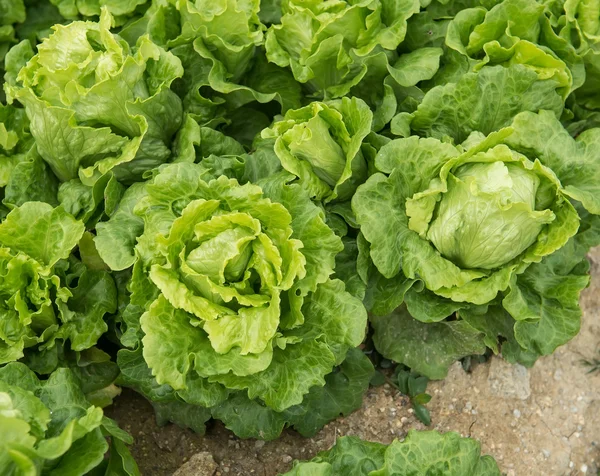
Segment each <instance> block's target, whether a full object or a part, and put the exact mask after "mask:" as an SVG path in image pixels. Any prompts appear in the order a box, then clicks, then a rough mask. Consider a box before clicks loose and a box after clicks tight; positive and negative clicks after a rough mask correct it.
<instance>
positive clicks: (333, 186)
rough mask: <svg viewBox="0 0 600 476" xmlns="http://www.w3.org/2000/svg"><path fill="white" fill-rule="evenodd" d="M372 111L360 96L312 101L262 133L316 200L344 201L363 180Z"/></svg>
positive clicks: (365, 174) (365, 176)
mask: <svg viewBox="0 0 600 476" xmlns="http://www.w3.org/2000/svg"><path fill="white" fill-rule="evenodd" d="M372 118H373V113H372V112H371V110H370V109H369V106H367V104H366V103H365V102H364V101H362V100H361V99H358V98H352V99H350V98H343V99H341V100H336V101H330V102H327V103H321V102H312V103H311V104H310V105H308V106H306V107H304V108H302V109H297V110H292V111H288V112H287V114H286V115H285V117H284V118H283V119H282V120H281V121H277V122H275V123H274V124H273V125H272V127H271V128H270V129H266V130H264V131H263V133H262V136H263V137H264V138H275V153H276V154H277V156H278V157H279V160H280V161H281V164H282V166H283V167H284V168H285V169H286V170H287V171H288V172H290V173H292V174H294V175H295V176H297V177H298V178H299V180H300V184H301V185H302V186H303V188H305V189H306V190H307V191H308V192H309V194H310V195H311V196H313V197H315V198H316V199H317V200H325V201H331V200H334V199H339V200H347V199H348V198H350V197H351V196H352V194H353V193H354V191H355V190H356V187H357V186H358V185H359V184H361V183H362V182H364V181H365V180H366V178H367V162H366V160H365V158H364V156H363V153H362V151H361V146H362V143H363V139H365V137H366V136H367V135H368V134H369V133H370V132H371V122H372Z"/></svg>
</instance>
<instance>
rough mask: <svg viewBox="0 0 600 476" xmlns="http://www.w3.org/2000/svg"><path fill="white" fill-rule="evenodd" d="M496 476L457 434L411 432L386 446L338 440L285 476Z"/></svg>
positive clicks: (473, 445) (474, 446) (487, 460)
mask: <svg viewBox="0 0 600 476" xmlns="http://www.w3.org/2000/svg"><path fill="white" fill-rule="evenodd" d="M330 474H352V475H355V476H391V475H394V476H409V475H412V474H444V475H448V476H462V475H464V474H470V475H473V476H483V475H486V476H497V475H498V476H499V475H500V470H499V469H498V465H497V464H496V461H494V458H492V457H491V456H487V455H486V456H481V446H480V444H479V442H477V441H476V440H473V439H471V438H462V437H461V436H460V435H459V434H458V433H453V432H448V433H444V434H441V433H438V432H437V431H416V430H410V431H409V432H408V435H407V436H406V438H405V439H404V440H403V441H398V440H394V441H393V442H392V443H391V444H389V445H383V444H381V443H373V442H370V441H363V440H361V439H360V438H357V437H355V436H343V437H341V438H338V439H337V441H336V442H335V445H334V446H333V447H332V448H331V449H329V450H326V451H322V452H320V453H319V454H318V455H317V456H316V457H315V458H313V459H312V460H310V461H304V462H301V461H296V462H295V463H294V467H293V469H292V470H291V471H289V472H287V473H285V475H284V476H301V475H310V476H326V475H330Z"/></svg>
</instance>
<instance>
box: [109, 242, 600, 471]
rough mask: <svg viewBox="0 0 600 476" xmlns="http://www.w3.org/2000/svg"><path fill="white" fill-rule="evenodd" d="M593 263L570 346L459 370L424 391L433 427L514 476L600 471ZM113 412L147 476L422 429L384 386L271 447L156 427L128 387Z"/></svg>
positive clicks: (239, 465)
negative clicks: (592, 362)
mask: <svg viewBox="0 0 600 476" xmlns="http://www.w3.org/2000/svg"><path fill="white" fill-rule="evenodd" d="M590 258H591V260H592V275H593V278H592V285H591V287H590V288H589V289H587V290H586V291H585V292H584V293H583V296H582V299H581V305H582V308H583V310H584V316H583V322H582V330H581V332H580V334H579V335H578V336H577V337H576V338H575V339H574V340H573V341H572V342H570V343H569V344H568V345H566V346H564V347H562V348H560V349H558V350H557V351H556V352H555V353H554V354H553V355H551V356H548V357H545V358H543V359H541V360H540V361H539V362H538V363H537V364H536V365H535V367H534V368H533V369H529V370H527V369H525V368H524V367H521V366H510V365H508V364H506V363H505V362H504V361H502V360H501V359H500V358H496V357H494V358H492V359H491V360H490V362H488V363H486V364H481V365H478V366H477V367H475V368H474V369H473V371H472V372H471V373H466V372H465V371H464V370H463V369H462V367H461V366H460V364H455V365H454V366H453V367H452V369H451V371H450V373H449V375H448V378H446V379H445V380H444V381H440V382H433V383H431V384H430V386H429V388H428V392H429V393H431V394H432V395H433V399H432V401H431V402H430V404H429V405H428V408H430V410H431V420H432V426H433V427H434V428H436V429H438V430H441V431H449V430H452V431H457V432H459V433H461V434H462V435H464V436H472V437H474V438H477V439H479V440H480V441H481V443H482V449H483V452H484V453H488V454H491V455H493V456H494V457H495V458H496V459H497V461H498V463H499V465H500V468H501V470H502V471H503V472H504V473H506V474H507V475H508V476H521V475H522V476H530V475H557V476H558V475H561V476H562V475H572V476H575V475H585V474H588V475H596V474H597V473H598V471H599V470H600V374H598V373H597V374H589V373H586V372H587V369H586V368H585V367H584V366H582V365H581V360H582V359H583V358H589V357H591V356H593V355H594V354H595V353H596V352H597V349H598V345H599V343H600V248H597V249H595V250H593V252H592V253H591V255H590ZM107 413H108V414H109V415H110V416H112V417H114V418H115V419H116V420H117V421H118V422H119V423H120V424H121V426H122V427H123V428H124V429H125V430H127V431H129V432H131V433H132V435H133V436H134V437H135V444H134V445H133V448H132V452H133V454H134V457H135V458H136V460H137V462H138V464H139V466H140V470H141V472H142V474H143V475H151V476H163V475H164V476H166V475H172V474H173V473H174V472H175V471H177V470H178V469H179V468H180V467H181V466H182V465H183V467H181V469H180V471H179V472H178V473H177V476H192V475H195V476H200V475H210V476H213V475H214V476H219V475H225V474H232V475H260V476H271V475H276V474H278V473H280V472H284V471H287V470H288V469H289V468H290V467H291V462H292V460H293V459H296V458H299V459H308V458H311V457H312V456H314V455H315V454H316V453H317V452H319V451H321V450H323V449H326V448H328V447H330V446H331V445H332V444H333V442H334V441H335V438H336V435H337V436H341V435H357V436H360V437H362V438H365V439H369V440H373V441H380V442H382V443H389V442H390V441H392V440H393V439H394V438H402V437H403V436H404V435H405V434H406V432H407V431H408V430H409V429H411V428H417V429H425V426H424V425H423V424H421V423H420V422H418V421H417V420H416V418H415V417H414V415H413V412H412V409H411V408H410V404H409V402H408V400H407V399H406V398H404V397H403V396H401V395H399V394H398V392H397V391H396V390H395V389H393V388H391V387H390V386H388V385H387V384H386V385H384V386H382V387H378V388H373V389H371V390H369V392H368V393H367V395H366V397H365V399H364V403H363V407H362V408H361V409H360V410H359V411H357V412H355V413H353V414H352V415H350V416H349V417H347V418H340V419H338V420H336V421H334V422H332V423H330V424H329V425H327V426H326V427H325V428H324V429H323V430H322V431H321V432H319V433H318V434H317V436H315V437H314V438H310V439H306V438H302V437H301V436H299V435H298V434H296V433H294V432H293V431H286V432H284V434H283V435H282V437H281V438H280V439H278V440H276V441H271V442H262V441H256V440H240V439H238V438H236V437H235V436H233V434H232V433H231V432H229V431H228V430H227V429H225V428H224V427H223V425H221V424H220V423H218V422H216V423H214V424H213V425H212V426H211V427H209V429H208V431H207V434H206V435H205V436H200V435H196V434H194V433H193V432H191V431H189V430H182V429H180V428H178V427H176V426H174V425H167V426H166V427H163V428H159V427H157V425H156V423H155V421H154V416H153V412H152V407H151V406H150V405H149V404H148V403H147V402H146V401H145V400H144V399H143V398H141V397H139V396H137V395H136V394H134V393H133V392H130V391H124V393H123V395H122V396H121V397H119V399H118V400H117V401H116V403H115V405H114V406H113V407H111V408H109V409H108V411H107ZM198 453H200V455H198ZM211 456H212V458H211ZM192 458H193V460H192V461H190V459H192ZM186 463H188V464H186Z"/></svg>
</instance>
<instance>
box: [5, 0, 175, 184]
mask: <svg viewBox="0 0 600 476" xmlns="http://www.w3.org/2000/svg"><path fill="white" fill-rule="evenodd" d="M111 22H112V17H111V16H110V14H109V13H108V11H107V10H103V13H102V17H101V19H100V22H99V23H94V22H79V21H77V22H73V23H70V24H69V25H67V26H56V27H55V31H54V33H53V34H52V35H51V36H50V37H49V38H47V39H46V40H44V41H43V42H42V43H41V44H40V45H38V48H37V49H38V53H37V54H36V55H33V51H31V49H30V48H31V47H30V46H29V44H28V43H26V42H25V43H23V44H21V45H19V48H20V50H21V53H22V55H23V56H25V57H26V56H27V54H26V50H27V49H28V48H29V55H28V56H32V58H31V59H30V60H29V61H28V62H27V64H26V65H25V66H24V67H23V68H22V69H21V70H20V72H19V73H18V76H17V77H16V78H15V80H13V81H12V83H13V85H10V84H9V85H8V87H7V88H6V89H7V93H8V95H9V96H10V97H12V98H16V99H18V100H19V102H21V103H22V104H23V105H24V106H25V109H26V110H27V114H28V116H29V118H30V119H31V125H30V129H31V135H32V136H33V138H34V139H35V141H36V146H37V150H38V151H39V153H40V155H41V156H42V158H43V159H44V160H45V161H46V162H47V163H48V164H49V166H50V168H51V169H52V171H53V172H54V174H55V175H56V176H57V177H58V178H59V179H60V180H61V181H68V180H71V179H75V178H77V177H79V178H80V179H81V180H82V181H83V182H85V183H87V184H90V185H91V184H93V183H94V182H95V181H96V180H97V179H98V178H99V177H100V176H101V175H103V174H105V173H107V172H108V171H113V173H114V174H115V175H116V176H117V177H118V178H119V179H120V180H123V181H132V180H136V179H139V178H141V175H142V173H143V172H145V171H146V170H149V169H151V168H153V167H156V166H158V165H160V164H161V163H163V162H165V161H167V160H168V159H169V157H170V156H171V151H170V144H171V140H172V137H173V135H174V134H175V132H176V131H177V129H178V128H179V126H180V124H181V120H182V110H181V101H180V100H179V98H178V97H177V95H176V94H175V93H173V92H172V91H171V90H170V89H169V86H170V84H171V82H172V81H173V80H174V79H176V78H178V77H180V76H181V75H182V74H183V71H182V67H181V62H180V61H179V60H178V59H177V58H176V57H175V56H173V55H172V54H170V53H167V52H165V51H164V50H163V49H162V48H160V47H159V46H157V45H155V44H154V43H152V42H151V41H150V40H149V39H148V38H147V37H142V38H140V40H139V41H138V43H137V44H136V46H135V47H134V48H133V49H132V48H130V47H129V46H128V45H127V43H126V42H125V41H124V40H122V39H121V38H119V37H118V36H117V35H114V34H113V33H111V32H110V27H111Z"/></svg>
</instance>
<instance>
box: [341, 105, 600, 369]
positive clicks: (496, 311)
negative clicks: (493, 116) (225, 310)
mask: <svg viewBox="0 0 600 476" xmlns="http://www.w3.org/2000/svg"><path fill="white" fill-rule="evenodd" d="M598 141H600V130H599V129H592V130H589V131H587V132H586V133H584V134H581V135H580V136H579V138H578V140H577V141H575V140H573V139H572V138H571V137H570V135H569V134H568V132H567V131H566V130H565V129H564V128H563V127H562V125H561V124H560V122H559V121H558V120H557V119H556V118H555V117H554V115H553V114H552V113H551V112H548V111H542V112H540V113H539V114H533V113H529V112H524V113H521V114H518V115H517V116H516V117H515V119H514V121H513V123H512V125H511V126H510V127H507V128H504V129H501V130H500V131H498V132H496V133H492V134H490V135H489V136H487V137H485V136H483V135H482V134H480V133H473V134H471V135H470V136H469V138H468V140H467V141H466V142H464V143H463V144H461V145H459V146H454V145H451V144H448V143H444V142H440V141H438V140H436V139H432V138H426V139H423V138H418V137H410V138H407V139H399V140H394V141H391V142H390V143H388V144H387V145H385V146H384V147H383V148H382V149H381V150H380V152H379V154H378V156H377V157H376V159H375V166H376V167H377V169H378V170H379V171H380V172H379V173H376V174H374V175H372V176H371V177H370V178H369V179H368V180H367V182H366V183H365V184H364V185H362V186H360V187H359V188H358V190H357V192H356V194H355V196H354V198H353V201H352V207H353V210H354V212H355V214H356V219H357V221H358V223H359V224H360V227H361V233H362V236H361V237H359V250H360V249H362V258H361V259H359V261H358V262H359V265H358V266H359V269H358V272H359V274H360V275H361V276H363V277H365V278H367V277H368V279H375V280H380V281H383V282H386V281H391V282H393V283H395V286H394V287H393V288H392V289H393V292H392V293H390V294H389V295H388V296H387V298H388V301H386V303H387V305H383V306H382V305H381V302H380V303H379V304H380V305H379V306H378V309H377V313H378V314H382V315H383V314H386V313H388V312H390V311H392V310H393V308H394V307H396V306H398V305H399V304H401V303H402V302H403V301H404V302H405V305H406V307H405V308H399V309H398V310H397V311H396V312H395V313H392V314H391V315H388V316H385V317H374V318H373V321H372V322H373V326H374V328H375V336H374V340H375V344H376V346H377V347H378V349H379V350H380V352H381V353H382V354H383V355H385V356H386V357H388V358H392V359H394V360H396V361H399V362H403V363H405V364H407V365H409V366H410V367H412V368H414V369H415V370H417V371H419V372H421V373H423V374H425V375H428V376H430V377H432V378H442V377H443V376H444V375H445V374H446V371H447V367H448V366H449V365H450V364H451V363H452V362H453V361H454V360H456V359H458V358H461V357H463V356H465V355H469V354H473V353H483V352H484V351H485V348H486V346H487V347H489V348H491V349H492V350H494V351H495V352H498V351H499V350H500V349H501V350H502V354H503V356H504V357H505V358H506V359H508V360H510V361H518V362H521V363H524V364H532V363H533V362H534V361H535V359H536V358H537V357H538V356H540V355H547V354H550V353H552V352H553V351H554V350H555V349H556V347H558V346H559V345H562V344H564V343H566V342H567V341H568V340H570V339H571V338H572V337H574V336H575V334H576V333H577V332H578V330H579V323H580V316H581V310H580V308H579V305H578V299H579V294H580V292H581V290H582V289H583V288H585V287H586V286H587V284H588V282H589V276H588V273H587V271H588V267H589V265H588V263H587V261H586V259H585V253H586V251H587V249H588V247H589V246H590V245H593V244H595V243H597V242H598V237H599V236H598V219H597V218H595V217H593V215H590V214H598V213H600V194H599V191H598V188H597V183H598V178H599V174H600V168H599V167H598V148H597V145H598ZM576 207H577V208H576ZM382 217H385V219H382ZM360 256H361V253H359V258H360ZM369 259H370V260H369ZM370 262H371V263H372V264H371V265H369V263H370ZM369 266H371V267H372V268H371V269H369ZM425 356H427V358H425Z"/></svg>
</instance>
